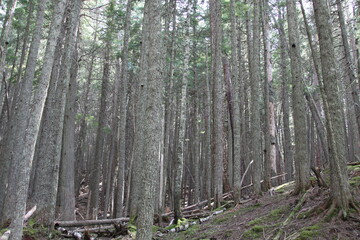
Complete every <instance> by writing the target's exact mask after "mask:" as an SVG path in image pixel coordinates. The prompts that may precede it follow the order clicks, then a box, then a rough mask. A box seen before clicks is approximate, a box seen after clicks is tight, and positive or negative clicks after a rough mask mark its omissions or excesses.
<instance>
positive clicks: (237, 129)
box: [229, 0, 243, 203]
mask: <svg viewBox="0 0 360 240" xmlns="http://www.w3.org/2000/svg"><path fill="white" fill-rule="evenodd" d="M229 10H230V17H231V81H232V83H233V86H234V87H233V89H234V90H233V100H234V101H233V102H232V104H233V106H232V107H233V136H234V139H233V153H234V156H233V162H234V163H233V186H234V200H235V202H236V203H239V202H240V199H241V186H240V183H241V154H242V149H241V146H242V144H241V111H240V104H243V103H241V102H240V92H241V88H240V71H239V61H238V60H239V57H238V49H237V48H238V44H239V43H238V31H237V19H236V14H235V0H231V1H230V9H229Z"/></svg>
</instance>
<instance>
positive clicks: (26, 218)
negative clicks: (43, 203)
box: [24, 205, 36, 222]
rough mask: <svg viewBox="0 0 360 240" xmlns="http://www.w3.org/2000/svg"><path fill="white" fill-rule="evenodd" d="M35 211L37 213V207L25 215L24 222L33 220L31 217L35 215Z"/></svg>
mask: <svg viewBox="0 0 360 240" xmlns="http://www.w3.org/2000/svg"><path fill="white" fill-rule="evenodd" d="M35 211H36V205H35V206H34V207H33V208H32V209H31V210H30V211H28V212H27V213H26V214H25V216H24V222H27V220H29V218H31V216H32V215H33V214H34V212H35Z"/></svg>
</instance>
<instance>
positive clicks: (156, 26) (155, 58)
mask: <svg viewBox="0 0 360 240" xmlns="http://www.w3.org/2000/svg"><path fill="white" fill-rule="evenodd" d="M159 6H161V1H159V0H151V1H150V0H146V1H145V9H144V25H143V29H144V31H143V39H142V41H143V43H144V42H147V44H145V45H146V46H148V48H143V49H142V50H143V52H142V53H141V54H146V55H147V58H145V59H144V60H145V61H146V65H142V66H146V68H147V70H145V69H141V71H146V72H147V74H146V75H143V76H147V78H146V79H144V80H146V82H145V81H144V83H145V84H146V85H145V89H146V92H145V96H144V97H145V101H146V106H145V116H144V117H145V119H146V121H147V124H146V126H145V127H144V132H143V140H144V141H145V143H144V146H145V147H144V152H143V157H144V166H146V171H144V172H143V174H144V175H143V176H142V182H143V183H142V186H143V187H142V189H143V194H142V195H141V197H140V201H139V203H140V206H139V215H138V221H137V227H138V231H137V234H136V239H137V240H146V239H148V240H150V239H152V230H151V227H152V224H153V215H154V207H155V202H154V200H155V191H154V190H155V188H156V181H157V180H158V173H159V171H158V168H159V157H160V156H159V142H160V138H161V137H160V133H161V121H160V116H161V111H162V92H163V87H162V83H163V80H162V76H161V66H160V64H161V60H162V57H161V55H160V53H161V50H160V49H161V48H162V41H161V7H159Z"/></svg>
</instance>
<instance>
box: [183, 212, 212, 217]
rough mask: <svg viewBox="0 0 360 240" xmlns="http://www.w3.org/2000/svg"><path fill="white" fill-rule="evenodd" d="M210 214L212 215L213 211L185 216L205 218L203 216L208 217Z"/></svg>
mask: <svg viewBox="0 0 360 240" xmlns="http://www.w3.org/2000/svg"><path fill="white" fill-rule="evenodd" d="M209 215H211V212H203V213H195V214H189V215H184V218H203V217H207V216H209Z"/></svg>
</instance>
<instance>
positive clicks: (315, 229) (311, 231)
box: [297, 224, 321, 240]
mask: <svg viewBox="0 0 360 240" xmlns="http://www.w3.org/2000/svg"><path fill="white" fill-rule="evenodd" d="M320 229H321V226H320V225H317V224H315V225H312V226H309V227H304V228H302V229H301V230H300V231H299V234H300V236H299V237H298V238H297V240H308V239H316V237H317V236H318V235H319V234H320V231H319V230H320Z"/></svg>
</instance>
